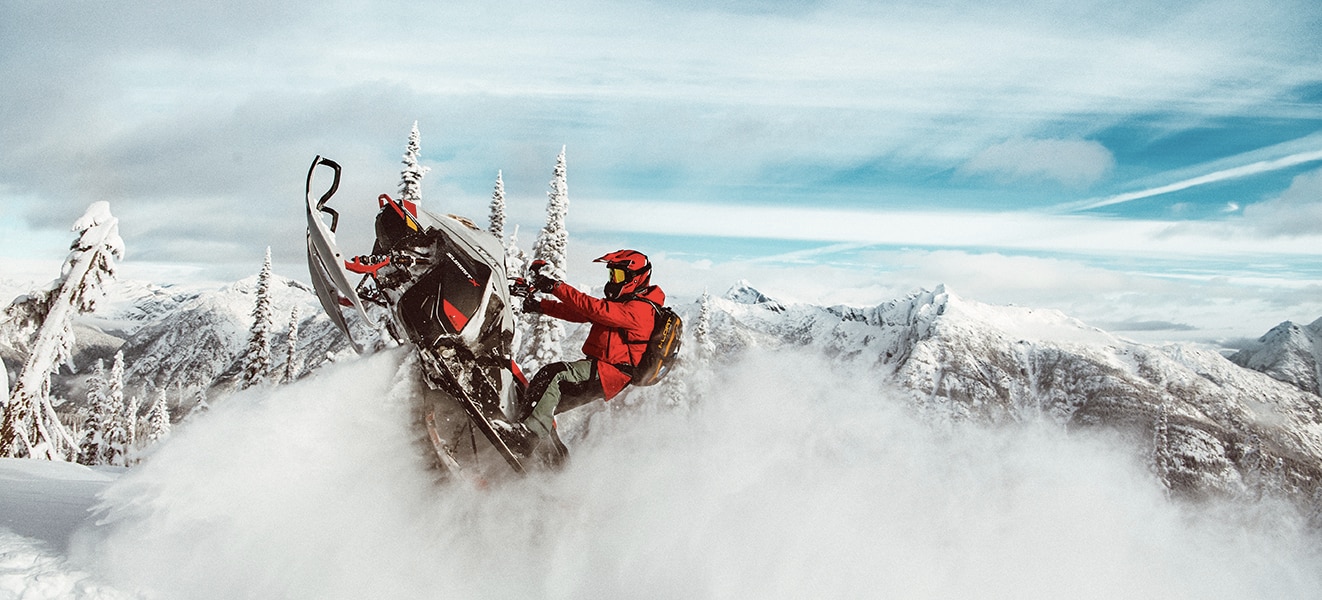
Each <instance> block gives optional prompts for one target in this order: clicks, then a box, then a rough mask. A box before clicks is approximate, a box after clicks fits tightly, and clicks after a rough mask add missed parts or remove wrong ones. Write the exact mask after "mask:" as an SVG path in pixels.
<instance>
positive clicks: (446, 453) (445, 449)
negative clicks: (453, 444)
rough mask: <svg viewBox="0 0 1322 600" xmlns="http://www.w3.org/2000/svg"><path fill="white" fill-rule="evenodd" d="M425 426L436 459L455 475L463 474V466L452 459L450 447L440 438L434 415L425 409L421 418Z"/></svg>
mask: <svg viewBox="0 0 1322 600" xmlns="http://www.w3.org/2000/svg"><path fill="white" fill-rule="evenodd" d="M423 420H424V422H425V424H426V427H427V438H428V439H430V440H431V446H432V450H434V451H436V460H437V462H439V463H440V465H441V466H442V467H444V468H445V470H446V471H447V472H448V473H449V474H451V475H455V476H461V477H462V476H463V473H464V468H463V466H461V465H460V464H459V461H457V460H455V459H454V455H453V454H451V453H450V447H449V445H448V444H446V443H445V440H442V439H441V433H440V432H439V431H437V430H436V415H435V414H434V413H432V412H431V411H427V416H426V417H424V418H423Z"/></svg>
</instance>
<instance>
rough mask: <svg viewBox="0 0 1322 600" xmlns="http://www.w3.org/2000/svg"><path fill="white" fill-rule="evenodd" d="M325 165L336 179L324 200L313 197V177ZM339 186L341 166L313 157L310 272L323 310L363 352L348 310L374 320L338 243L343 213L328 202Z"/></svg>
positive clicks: (309, 189) (309, 210) (310, 172)
mask: <svg viewBox="0 0 1322 600" xmlns="http://www.w3.org/2000/svg"><path fill="white" fill-rule="evenodd" d="M321 165H326V166H328V167H330V168H331V169H332V170H333V171H334V180H332V181H331V185H330V189H328V190H327V191H326V193H324V194H322V195H321V198H320V199H318V200H313V198H312V178H313V175H315V174H316V172H317V167H318V166H321ZM339 187H340V165H339V164H338V163H336V162H335V161H333V160H331V159H329V158H323V157H321V156H318V157H316V158H315V159H313V160H312V166H311V167H310V168H309V169H308V180H307V187H306V188H305V192H304V197H305V199H306V201H307V218H308V233H307V242H308V272H309V273H310V274H311V275H312V287H313V288H314V289H315V290H316V292H317V299H318V300H320V301H321V307H322V309H323V310H325V311H326V315H327V316H329V317H330V319H331V321H332V322H334V323H335V326H336V327H338V328H339V330H340V331H341V332H343V333H344V335H345V337H347V338H349V343H350V344H351V345H352V346H353V349H354V351H355V352H357V353H359V354H362V353H363V346H362V345H361V344H359V343H358V341H357V340H355V339H354V337H353V334H352V333H351V332H350V331H349V323H348V309H352V310H353V312H357V313H358V315H359V316H361V317H362V319H363V320H364V321H365V322H369V323H370V322H371V320H370V319H369V318H368V316H367V311H366V309H364V308H363V303H362V300H360V299H359V298H358V294H357V293H356V292H355V291H354V285H353V284H352V283H350V280H349V277H350V275H349V271H348V270H347V269H345V266H344V265H345V260H344V256H343V255H342V254H340V249H339V248H338V247H337V246H336V245H335V229H336V228H337V227H338V226H339V222H340V214H339V213H338V212H336V211H335V209H333V208H330V207H329V206H326V202H327V201H328V200H330V198H331V196H333V195H335V191H336V190H338V189H339ZM323 213H324V214H327V215H330V216H331V222H330V225H329V226H327V225H326V222H325V221H324V220H323V219H322V216H321V215H322V214H323Z"/></svg>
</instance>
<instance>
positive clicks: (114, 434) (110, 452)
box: [98, 351, 130, 467]
mask: <svg viewBox="0 0 1322 600" xmlns="http://www.w3.org/2000/svg"><path fill="white" fill-rule="evenodd" d="M102 418H103V421H102V429H101V448H100V450H99V453H100V458H99V459H98V460H99V461H100V462H99V463H98V464H103V465H114V466H119V467H122V466H124V462H125V461H124V456H125V454H126V453H127V452H128V444H129V437H130V434H129V427H130V424H129V421H128V415H127V413H126V408H125V402H124V352H123V351H120V352H116V353H115V362H113V363H111V365H110V378H109V379H107V385H106V403H105V415H104V416H103V417H102Z"/></svg>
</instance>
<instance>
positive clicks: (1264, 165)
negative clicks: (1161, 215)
mask: <svg viewBox="0 0 1322 600" xmlns="http://www.w3.org/2000/svg"><path fill="white" fill-rule="evenodd" d="M1317 161H1322V150H1313V151H1309V152H1299V153H1297V154H1291V155H1289V156H1283V157H1281V158H1276V159H1272V160H1262V161H1257V162H1254V163H1250V164H1247V165H1242V166H1238V167H1233V168H1229V169H1222V170H1219V171H1215V172H1212V173H1208V174H1206V175H1200V176H1198V177H1191V178H1189V179H1184V180H1181V181H1176V182H1174V183H1169V184H1166V185H1161V186H1157V187H1152V188H1148V189H1144V190H1139V191H1135V192H1126V193H1123V194H1116V195H1114V196H1108V197H1105V198H1095V199H1091V200H1084V201H1082V202H1077V203H1072V204H1066V205H1064V206H1062V207H1061V208H1062V209H1065V210H1070V211H1086V210H1092V209H1096V208H1102V207H1104V206H1113V205H1116V204H1123V203H1125V202H1133V201H1134V200H1142V199H1144V198H1151V197H1153V196H1160V195H1162V194H1169V193H1172V192H1178V191H1182V190H1187V189H1189V188H1193V187H1198V186H1200V185H1207V184H1209V183H1216V182H1219V181H1226V180H1230V179H1238V178H1241V177H1249V176H1253V175H1261V174H1263V173H1270V172H1272V171H1280V170H1282V169H1288V168H1290V167H1296V166H1299V165H1303V164H1308V163H1312V162H1317Z"/></svg>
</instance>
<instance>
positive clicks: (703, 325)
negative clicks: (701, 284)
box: [693, 291, 716, 365]
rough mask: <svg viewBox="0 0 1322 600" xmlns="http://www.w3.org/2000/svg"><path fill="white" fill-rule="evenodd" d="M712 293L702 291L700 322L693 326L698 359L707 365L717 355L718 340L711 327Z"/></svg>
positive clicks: (699, 311) (699, 309) (699, 312)
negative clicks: (713, 335)
mask: <svg viewBox="0 0 1322 600" xmlns="http://www.w3.org/2000/svg"><path fill="white" fill-rule="evenodd" d="M711 327H712V325H711V294H708V293H707V292H705V291H704V292H702V298H701V300H699V308H698V323H697V325H696V326H695V327H694V328H693V341H694V342H696V345H697V352H696V353H695V354H696V359H697V361H698V363H700V364H701V365H707V364H709V363H710V362H711V360H712V359H713V358H715V357H716V341H715V340H713V339H712V329H711Z"/></svg>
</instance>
